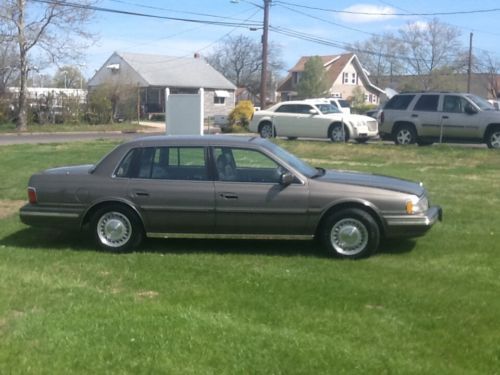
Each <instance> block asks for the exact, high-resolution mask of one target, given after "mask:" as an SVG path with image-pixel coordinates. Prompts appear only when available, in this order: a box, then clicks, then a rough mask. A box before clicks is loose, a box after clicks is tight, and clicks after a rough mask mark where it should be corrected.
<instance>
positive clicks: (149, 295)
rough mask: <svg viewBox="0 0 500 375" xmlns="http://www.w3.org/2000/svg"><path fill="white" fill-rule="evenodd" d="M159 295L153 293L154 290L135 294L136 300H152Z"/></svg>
mask: <svg viewBox="0 0 500 375" xmlns="http://www.w3.org/2000/svg"><path fill="white" fill-rule="evenodd" d="M159 294H160V293H158V292H155V291H154V290H148V291H144V292H139V293H136V298H138V299H146V298H148V299H152V298H155V297H157V296H158V295H159Z"/></svg>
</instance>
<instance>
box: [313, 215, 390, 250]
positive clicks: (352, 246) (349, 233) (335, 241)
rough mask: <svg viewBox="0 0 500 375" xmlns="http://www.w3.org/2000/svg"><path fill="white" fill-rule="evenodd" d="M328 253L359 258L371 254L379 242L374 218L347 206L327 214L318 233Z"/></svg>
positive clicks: (378, 231)
mask: <svg viewBox="0 0 500 375" xmlns="http://www.w3.org/2000/svg"><path fill="white" fill-rule="evenodd" d="M320 235H321V239H322V242H323V245H324V246H325V248H326V250H327V252H328V253H329V254H330V255H333V256H336V257H339V258H344V259H359V258H364V257H367V256H369V255H371V254H373V253H374V252H375V251H376V250H377V248H378V245H379V242H380V229H379V226H378V225H377V223H376V222H375V219H374V218H373V217H372V215H370V214H369V213H367V212H366V211H363V210H361V209H357V208H348V209H344V210H341V211H339V212H337V213H334V214H333V215H331V216H329V217H328V218H327V219H326V221H325V223H324V225H323V230H322V232H321V233H320Z"/></svg>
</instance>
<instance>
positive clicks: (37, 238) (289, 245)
mask: <svg viewBox="0 0 500 375" xmlns="http://www.w3.org/2000/svg"><path fill="white" fill-rule="evenodd" d="M0 245H4V246H10V247H22V248H30V249H40V250H68V249H71V250H75V251H99V249H98V248H97V245H95V244H94V242H93V239H92V236H91V234H90V233H88V232H77V231H61V230H56V229H46V228H31V227H30V228H25V229H22V230H20V231H17V232H15V233H13V234H11V235H9V236H7V237H4V238H3V239H1V240H0ZM414 247H415V241H414V240H404V239H398V240H384V241H382V243H381V244H380V247H379V251H378V254H393V255H398V254H405V253H408V252H410V251H412V250H413V248H414ZM135 251H136V252H140V253H166V254H167V253H171V254H192V253H213V254H245V255H269V256H306V257H316V258H329V255H328V254H327V253H326V252H325V250H324V249H323V247H322V246H321V244H320V243H319V241H315V240H314V241H297V240H271V239H270V240H253V239H244V240H243V239H189V238H182V239H181V238H170V239H153V238H147V239H145V240H144V242H143V243H142V245H141V246H140V247H139V248H137V249H136V250H135Z"/></svg>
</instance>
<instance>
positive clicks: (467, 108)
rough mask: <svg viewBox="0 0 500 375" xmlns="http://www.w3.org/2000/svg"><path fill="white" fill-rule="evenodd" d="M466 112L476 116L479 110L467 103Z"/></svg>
mask: <svg viewBox="0 0 500 375" xmlns="http://www.w3.org/2000/svg"><path fill="white" fill-rule="evenodd" d="M464 110H465V113H467V114H468V115H474V114H476V113H477V109H476V108H474V107H473V106H472V104H470V103H467V104H466V105H465V108H464Z"/></svg>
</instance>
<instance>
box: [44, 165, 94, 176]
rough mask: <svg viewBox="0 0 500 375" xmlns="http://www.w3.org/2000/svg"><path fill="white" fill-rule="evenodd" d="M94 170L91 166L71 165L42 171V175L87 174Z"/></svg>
mask: <svg viewBox="0 0 500 375" xmlns="http://www.w3.org/2000/svg"><path fill="white" fill-rule="evenodd" d="M93 169H94V165H93V164H84V165H72V166H66V167H58V168H50V169H46V170H44V171H43V172H42V173H43V174H72V175H76V174H89V173H91V172H92V170H93Z"/></svg>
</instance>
